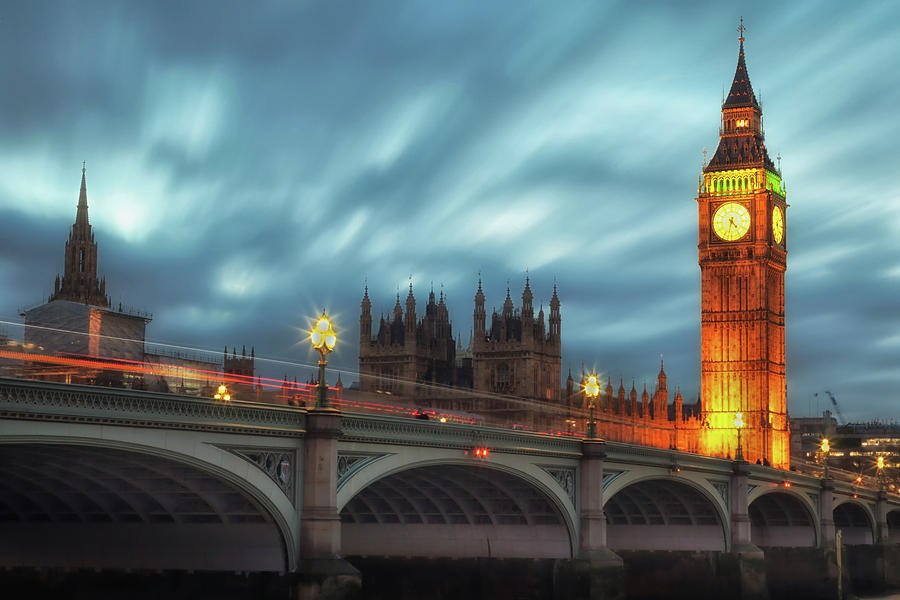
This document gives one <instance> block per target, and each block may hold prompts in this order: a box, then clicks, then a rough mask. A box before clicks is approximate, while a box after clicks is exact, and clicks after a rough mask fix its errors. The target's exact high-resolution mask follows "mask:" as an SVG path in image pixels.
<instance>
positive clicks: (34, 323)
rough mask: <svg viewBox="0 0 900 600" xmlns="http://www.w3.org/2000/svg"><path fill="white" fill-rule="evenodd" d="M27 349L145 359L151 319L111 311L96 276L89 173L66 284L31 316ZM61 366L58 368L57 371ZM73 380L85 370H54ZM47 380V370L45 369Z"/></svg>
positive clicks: (27, 324)
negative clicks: (146, 337) (89, 204)
mask: <svg viewBox="0 0 900 600" xmlns="http://www.w3.org/2000/svg"><path fill="white" fill-rule="evenodd" d="M23 316H24V317H25V345H26V346H27V345H28V344H33V345H34V346H37V347H41V348H43V351H44V353H46V354H56V355H65V356H71V357H81V358H101V357H102V358H119V359H127V360H134V361H142V360H143V359H144V339H145V333H146V328H147V323H148V322H149V321H150V319H151V316H150V315H149V314H145V313H140V312H135V311H126V310H124V309H123V308H122V306H121V305H119V306H118V308H117V309H114V308H110V302H109V298H108V297H107V296H106V280H105V279H101V278H99V277H98V276H97V243H96V242H95V241H94V233H93V231H92V230H91V224H90V222H89V221H88V204H87V185H86V182H85V169H84V168H82V170H81V191H80V192H79V195H78V209H77V213H76V216H75V223H74V224H73V225H72V230H71V232H70V233H69V239H68V241H66V251H65V267H64V270H63V274H62V278H60V276H59V275H57V276H56V282H55V284H54V288H53V294H52V295H51V296H50V297H49V298H48V301H47V303H46V304H42V305H40V306H37V307H35V308H32V309H29V310H26V311H25V312H24V313H23ZM58 364H59V363H57V365H58ZM51 370H53V371H56V374H57V375H61V376H63V378H64V379H65V380H67V381H68V380H70V378H71V375H73V374H74V375H76V379H77V378H80V377H81V376H83V375H84V374H85V373H87V371H85V370H84V369H83V368H77V367H73V368H64V367H63V368H61V367H59V366H57V367H54V368H53V369H51ZM42 371H43V374H44V375H47V374H48V373H47V371H48V369H46V368H43V369H42Z"/></svg>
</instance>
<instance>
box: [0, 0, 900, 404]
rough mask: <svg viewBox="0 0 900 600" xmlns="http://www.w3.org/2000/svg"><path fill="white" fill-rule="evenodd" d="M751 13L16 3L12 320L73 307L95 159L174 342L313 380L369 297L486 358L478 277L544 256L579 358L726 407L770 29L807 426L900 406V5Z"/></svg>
mask: <svg viewBox="0 0 900 600" xmlns="http://www.w3.org/2000/svg"><path fill="white" fill-rule="evenodd" d="M730 4H731V3H724V2H716V1H713V2H708V3H706V4H705V5H704V4H703V3H700V2H683V3H677V2H669V3H640V8H637V9H636V8H635V6H636V4H635V3H632V2H620V3H616V2H585V1H578V2H571V3H556V2H552V3H546V2H540V3H539V2H522V1H519V0H516V1H510V2H499V1H497V2H471V3H469V2H449V3H448V2H412V3H407V2H400V1H394V2H341V1H337V2H321V3H314V2H301V1H291V2H287V1H284V2H268V3H250V2H222V1H218V0H217V1H215V2H189V3H184V2H144V3H125V2H113V1H110V2H90V1H81V2H55V1H54V2H49V1H27V2H17V1H7V2H4V3H3V4H2V7H0V55H2V56H3V59H2V60H0V90H2V92H0V320H2V321H6V322H7V324H4V325H0V332H2V331H5V332H6V333H7V334H9V335H12V336H17V335H21V329H20V328H17V327H16V326H15V325H10V324H9V323H15V322H19V321H20V318H19V317H18V314H19V312H20V309H22V308H24V307H31V306H34V305H36V304H39V303H40V302H41V301H42V300H43V299H44V298H46V296H47V295H48V294H49V293H50V291H51V288H52V285H53V279H54V277H55V275H56V273H57V272H58V271H61V269H62V264H63V248H64V243H65V239H66V236H67V235H68V229H69V227H70V226H71V224H72V222H73V220H74V216H75V205H76V202H77V198H78V186H79V182H80V178H81V161H82V160H86V161H87V176H88V179H87V181H88V201H89V204H90V215H91V221H92V224H93V225H94V227H95V234H96V239H97V241H98V243H99V248H100V263H101V271H102V273H103V274H105V275H106V277H107V282H108V286H107V291H108V293H109V294H110V295H111V297H112V300H113V301H114V302H116V303H118V302H120V301H121V302H123V303H124V304H125V305H130V306H133V307H135V308H138V309H142V310H146V311H149V312H152V313H153V315H154V318H153V322H152V324H151V326H150V329H149V333H148V337H149V338H150V339H152V340H154V341H157V342H165V343H172V344H177V345H183V346H188V347H193V348H208V349H213V350H216V351H217V352H219V351H220V349H221V348H222V347H223V346H224V345H225V344H228V345H229V347H230V346H232V345H237V346H238V347H239V348H240V346H241V345H242V344H246V345H247V347H248V348H249V347H250V346H251V345H254V346H255V347H256V350H257V355H258V356H262V357H267V358H273V359H279V360H286V361H290V362H294V363H298V364H302V365H309V364H311V363H313V362H314V361H313V356H312V355H311V352H310V351H309V350H308V348H307V344H306V343H305V342H302V341H301V343H298V340H301V337H302V334H301V333H300V330H301V329H302V328H305V327H306V325H307V322H308V319H309V318H310V317H312V316H314V315H315V313H316V312H317V311H318V310H321V308H322V307H323V306H325V307H328V309H329V312H331V313H333V314H334V315H335V317H336V321H337V325H338V326H339V327H340V332H341V333H343V336H344V337H343V338H342V339H343V340H344V341H345V343H343V344H342V345H341V346H340V348H339V351H338V352H337V353H336V354H335V355H333V358H332V359H331V363H330V364H332V365H334V366H336V367H339V368H342V369H345V370H347V371H354V370H355V369H356V358H357V344H356V343H355V340H356V339H357V335H358V318H359V302H360V299H361V296H362V290H363V285H364V282H365V281H366V279H368V284H369V293H370V296H371V298H372V300H373V303H374V307H375V311H376V319H377V313H378V312H379V311H384V312H389V311H390V309H391V307H392V305H393V302H394V298H395V294H396V292H397V289H398V286H399V287H400V288H401V289H403V288H405V287H406V286H407V284H408V278H409V276H410V275H411V276H412V281H413V285H414V287H415V290H416V293H417V296H418V299H419V306H420V307H421V306H423V304H424V301H425V298H426V294H427V291H428V290H429V288H430V286H431V285H432V282H433V284H434V286H435V289H436V290H438V289H439V288H440V286H441V285H443V289H444V291H445V292H446V294H447V296H448V299H449V307H450V314H451V318H452V320H453V324H454V330H455V331H456V332H460V333H461V334H462V335H463V337H464V339H465V340H466V341H468V337H469V331H470V329H471V327H472V308H473V296H474V293H475V287H476V283H477V279H478V273H479V272H481V273H482V274H483V278H484V285H485V292H486V294H487V303H488V307H490V306H491V305H494V306H497V307H498V308H499V307H500V305H501V304H502V302H503V300H504V298H505V294H506V285H507V283H506V282H507V280H509V281H510V285H511V288H512V293H513V296H514V297H515V298H516V299H517V300H518V298H519V297H520V295H521V289H522V285H523V283H524V277H525V270H526V269H528V271H529V273H530V275H531V280H532V287H533V289H534V291H535V302H536V304H537V303H539V302H541V301H543V302H544V306H545V307H546V303H547V301H548V300H549V297H550V295H551V293H552V286H553V281H554V279H556V280H557V281H558V282H559V293H560V298H561V300H562V314H563V324H562V328H563V368H564V370H565V369H568V368H569V367H572V368H574V369H580V366H581V364H582V362H584V363H585V364H587V365H588V366H596V367H597V368H598V369H599V370H600V371H601V372H603V373H604V374H607V373H608V374H610V375H611V376H612V378H613V379H614V380H618V379H619V377H620V376H621V377H623V378H624V379H625V381H626V385H627V386H629V387H630V383H631V380H632V379H634V380H635V381H636V382H637V385H638V387H639V388H640V386H641V384H642V382H644V381H647V382H650V381H652V380H653V379H654V378H655V374H656V371H657V370H658V367H659V362H658V361H659V355H660V354H661V353H662V354H664V356H665V360H666V370H667V372H668V374H669V383H670V386H671V385H673V384H677V385H680V386H681V387H682V390H683V392H684V394H685V397H686V398H688V399H693V398H696V396H697V393H698V388H699V383H698V381H699V366H698V361H699V338H700V333H699V291H700V290H699V285H700V271H699V267H698V266H697V214H696V213H697V204H696V201H695V200H694V198H695V196H696V186H697V179H698V174H699V171H700V168H701V162H702V159H703V154H702V152H703V149H704V148H707V149H708V150H709V151H710V152H712V151H713V150H714V149H715V147H716V144H717V141H718V139H717V135H718V124H719V110H720V103H721V100H722V93H723V87H724V88H725V90H726V91H727V89H728V86H729V85H730V82H731V77H732V75H733V73H734V68H735V63H736V60H737V33H736V31H735V28H736V27H737V24H738V17H739V16H740V15H741V14H743V16H744V20H745V24H746V25H747V27H748V31H747V33H746V52H747V62H748V68H749V72H750V77H751V81H752V83H753V86H754V89H755V90H756V93H757V96H758V97H760V98H761V100H762V103H763V111H764V118H765V126H766V144H767V147H768V148H769V152H770V154H771V155H772V157H773V158H774V157H775V156H776V155H778V154H780V155H781V156H782V157H783V162H782V166H783V172H784V177H785V181H786V183H787V190H788V202H789V203H790V209H789V210H788V218H787V228H788V231H789V236H790V237H789V240H790V246H789V248H788V250H789V254H788V274H787V322H788V325H787V347H788V396H789V399H790V401H789V407H790V409H791V411H792V413H793V414H795V415H802V414H806V413H807V412H808V411H809V410H810V408H811V409H812V410H813V411H815V410H816V403H817V399H816V398H814V397H813V394H814V393H815V392H819V391H822V390H825V389H830V390H832V391H833V392H834V394H835V395H836V396H837V398H838V399H839V401H840V402H841V404H842V407H843V410H844V412H845V414H846V416H847V417H848V418H850V419H869V418H882V419H900V403H898V400H900V397H898V389H900V235H898V234H900V192H898V190H900V185H898V175H900V169H898V165H900V146H898V142H897V140H898V139H900V117H898V113H897V107H898V106H900V77H898V75H897V73H898V72H900V25H898V24H900V5H897V4H896V3H890V2H871V3H866V2H863V3H853V4H848V3H846V2H830V3H820V2H817V3H801V2H797V3H788V4H785V3H783V2H772V3H760V2H756V3H752V4H750V5H748V6H744V7H738V6H731V5H730ZM262 369H263V372H264V374H267V375H272V376H275V377H279V378H280V377H281V376H282V375H283V374H284V373H285V372H287V373H288V374H290V375H292V376H293V375H295V374H296V375H297V376H298V378H300V379H301V380H303V379H305V378H306V377H307V375H308V373H309V369H308V367H290V366H287V365H283V364H279V363H268V364H265V365H264V366H263V367H262ZM344 379H345V381H347V380H353V379H355V377H354V376H353V375H352V374H349V373H348V374H346V375H345V377H344ZM821 408H825V406H824V404H822V405H821Z"/></svg>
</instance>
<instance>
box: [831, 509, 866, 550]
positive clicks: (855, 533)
mask: <svg viewBox="0 0 900 600" xmlns="http://www.w3.org/2000/svg"><path fill="white" fill-rule="evenodd" d="M834 529H835V531H841V541H842V542H843V543H844V544H846V545H848V546H855V545H863V544H872V543H874V541H875V536H874V534H873V528H872V520H871V519H870V518H869V514H868V513H867V512H866V509H864V508H863V507H862V506H860V505H859V504H858V503H856V502H852V501H850V502H844V503H842V504H838V505H837V506H835V507H834Z"/></svg>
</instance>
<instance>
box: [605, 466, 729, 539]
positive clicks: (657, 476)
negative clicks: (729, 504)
mask: <svg viewBox="0 0 900 600" xmlns="http://www.w3.org/2000/svg"><path fill="white" fill-rule="evenodd" d="M603 499H604V512H605V513H606V519H607V544H608V545H609V547H610V549H612V550H720V551H726V550H727V549H728V548H730V547H731V532H730V527H729V525H728V523H729V518H728V512H727V510H726V507H725V503H724V499H723V498H722V496H721V495H720V493H719V492H718V491H717V490H716V489H715V488H714V487H713V486H712V484H710V482H709V481H707V480H706V479H704V478H703V477H702V476H700V475H699V474H694V473H679V474H678V475H677V476H676V475H674V474H663V473H634V472H632V473H626V474H624V475H622V476H621V477H617V478H616V479H615V480H614V481H613V482H612V483H611V484H610V485H609V489H607V490H605V491H604V493H603Z"/></svg>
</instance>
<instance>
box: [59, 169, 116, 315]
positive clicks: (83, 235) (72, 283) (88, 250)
mask: <svg viewBox="0 0 900 600" xmlns="http://www.w3.org/2000/svg"><path fill="white" fill-rule="evenodd" d="M84 171H85V169H84V166H82V168H81V191H80V192H79V194H78V210H77V212H76V213H75V224H74V225H72V231H71V233H69V240H68V241H67V242H66V261H65V271H64V272H63V276H62V281H60V279H59V276H57V277H56V283H55V285H54V288H53V295H52V296H51V297H50V300H51V301H53V300H70V301H72V302H79V303H81V304H90V305H93V306H102V307H104V308H106V307H108V306H109V300H107V298H106V281H105V280H102V279H97V243H96V242H95V241H94V233H93V232H92V231H91V224H90V223H89V222H88V204H87V185H86V183H85V176H84Z"/></svg>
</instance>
